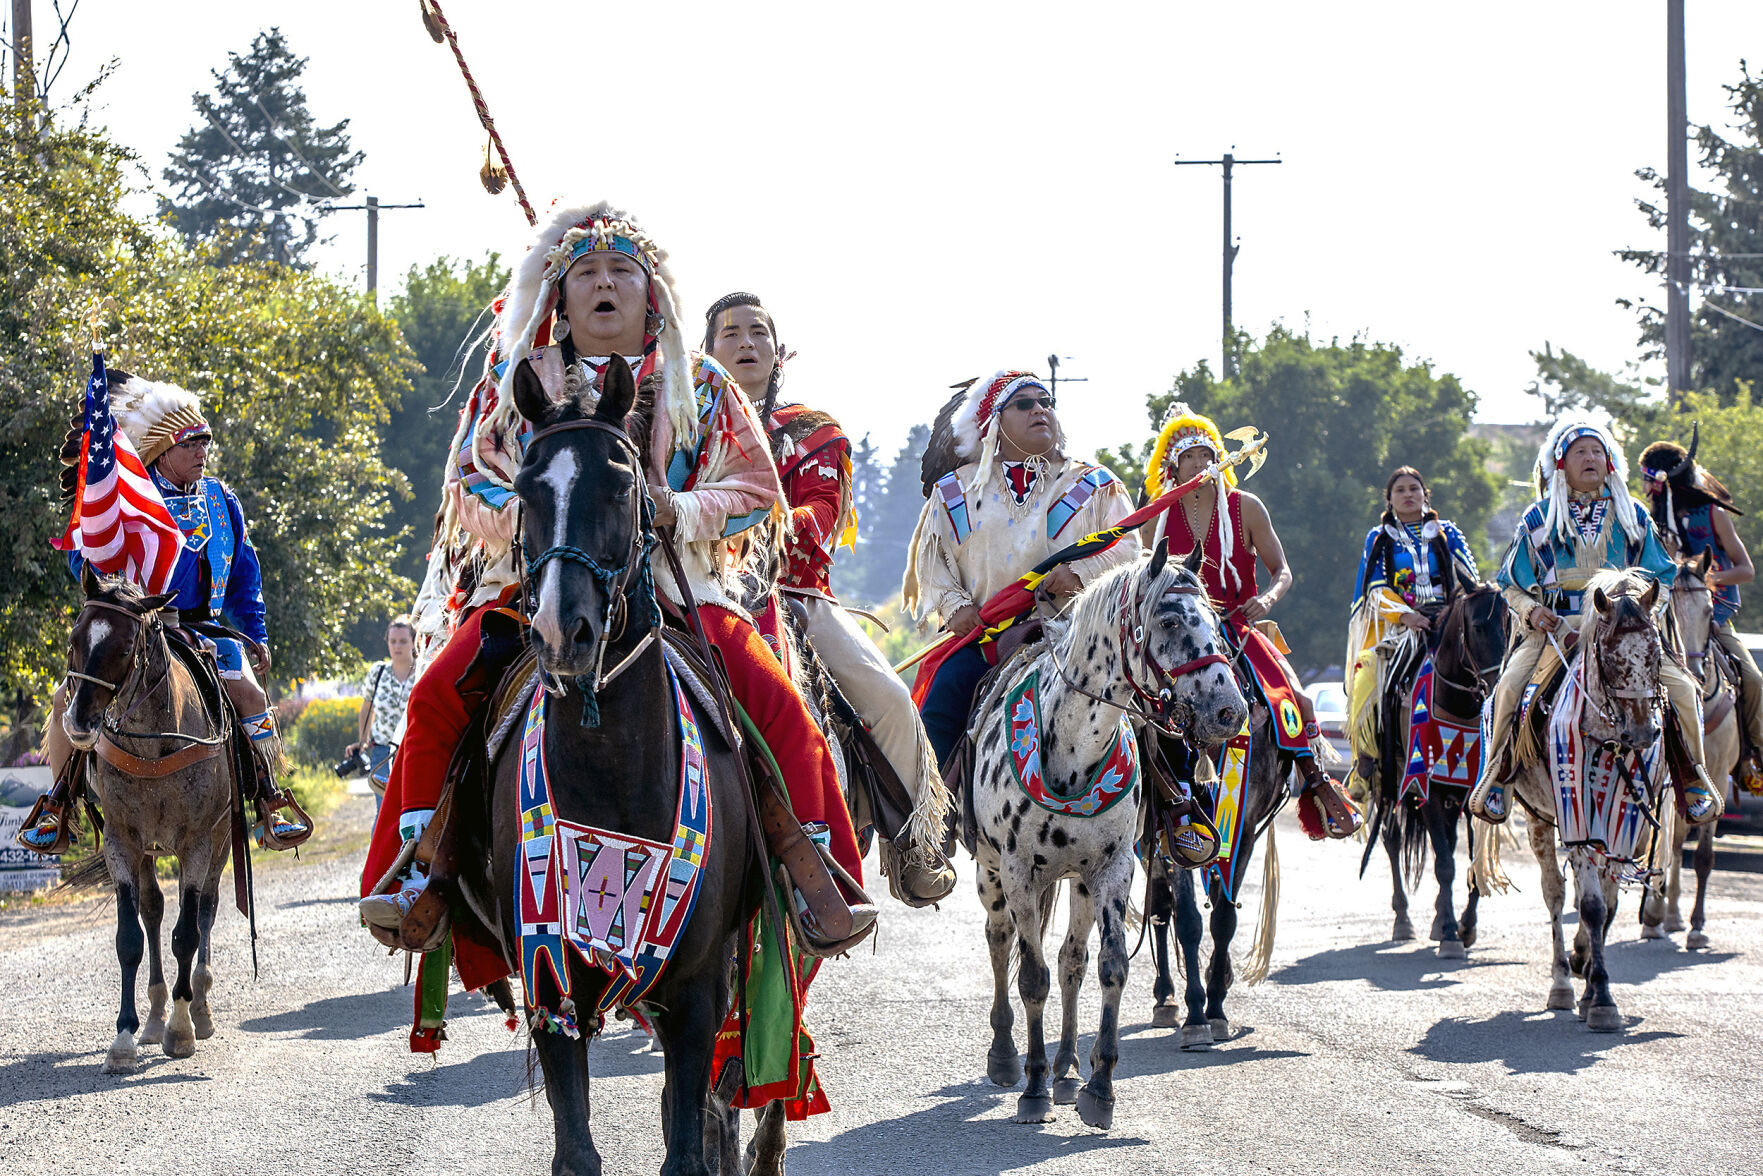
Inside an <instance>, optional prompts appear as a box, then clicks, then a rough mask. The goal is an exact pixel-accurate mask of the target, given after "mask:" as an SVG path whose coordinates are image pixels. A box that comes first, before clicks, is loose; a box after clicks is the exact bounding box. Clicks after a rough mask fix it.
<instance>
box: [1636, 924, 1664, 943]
mask: <svg viewBox="0 0 1763 1176" xmlns="http://www.w3.org/2000/svg"><path fill="white" fill-rule="evenodd" d="M1641 938H1642V939H1664V938H1665V928H1663V927H1661V926H1659V924H1657V923H1642V924H1641Z"/></svg>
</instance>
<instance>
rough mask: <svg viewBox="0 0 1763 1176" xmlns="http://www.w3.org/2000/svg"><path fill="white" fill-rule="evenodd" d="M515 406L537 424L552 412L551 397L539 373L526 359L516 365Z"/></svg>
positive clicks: (521, 413)
mask: <svg viewBox="0 0 1763 1176" xmlns="http://www.w3.org/2000/svg"><path fill="white" fill-rule="evenodd" d="M514 407H515V409H516V410H517V411H518V412H519V413H520V415H521V416H523V417H525V418H526V419H527V420H529V421H531V422H533V423H534V424H535V425H536V424H538V423H539V422H540V421H542V420H544V419H545V417H546V416H548V415H550V412H551V398H550V397H549V396H547V395H545V385H544V384H543V383H542V382H541V381H540V380H539V373H538V372H536V371H534V370H533V365H532V364H531V363H530V362H528V361H527V360H524V359H523V360H521V361H520V362H519V363H518V364H516V365H514Z"/></svg>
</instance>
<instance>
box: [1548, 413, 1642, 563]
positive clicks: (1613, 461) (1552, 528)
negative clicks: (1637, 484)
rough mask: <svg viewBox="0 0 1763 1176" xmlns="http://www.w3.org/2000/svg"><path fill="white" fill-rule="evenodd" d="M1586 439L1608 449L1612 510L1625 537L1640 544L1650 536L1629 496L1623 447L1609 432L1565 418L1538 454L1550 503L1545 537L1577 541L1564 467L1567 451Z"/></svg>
mask: <svg viewBox="0 0 1763 1176" xmlns="http://www.w3.org/2000/svg"><path fill="white" fill-rule="evenodd" d="M1582 437H1591V438H1594V439H1595V440H1596V441H1597V442H1598V443H1599V444H1600V445H1602V446H1603V447H1604V455H1605V463H1604V489H1605V490H1606V491H1608V492H1609V495H1610V500H1611V506H1612V507H1613V508H1614V509H1615V511H1616V521H1617V522H1618V523H1620V524H1621V526H1622V530H1623V533H1624V534H1625V535H1627V536H1628V539H1629V542H1631V543H1639V542H1640V541H1641V539H1642V538H1643V537H1644V536H1645V534H1646V528H1645V526H1644V525H1643V524H1642V523H1641V520H1640V516H1639V512H1638V511H1636V509H1635V501H1634V498H1633V497H1632V496H1631V495H1630V494H1629V492H1628V459H1627V458H1626V457H1624V456H1623V455H1622V446H1620V445H1618V444H1616V439H1615V438H1614V437H1612V436H1611V435H1610V430H1609V429H1607V428H1605V427H1604V426H1603V425H1600V424H1598V423H1597V422H1596V421H1594V420H1591V419H1590V418H1588V417H1582V416H1569V417H1563V418H1562V419H1561V420H1559V421H1557V422H1555V427H1554V428H1552V429H1550V430H1549V435H1548V436H1547V437H1545V438H1543V445H1542V448H1541V449H1539V450H1537V463H1536V480H1537V493H1538V494H1539V495H1540V496H1541V497H1542V498H1543V499H1544V501H1545V502H1546V503H1547V505H1546V507H1545V508H1544V514H1543V533H1544V534H1545V535H1555V536H1559V537H1560V538H1562V539H1564V540H1566V541H1567V542H1569V543H1572V542H1574V541H1575V539H1576V535H1575V527H1574V523H1573V516H1572V513H1571V512H1570V511H1569V510H1568V509H1567V502H1568V496H1569V495H1570V494H1571V490H1570V489H1569V487H1568V485H1567V473H1566V471H1564V470H1563V469H1562V468H1561V463H1562V461H1563V460H1565V459H1566V457H1567V451H1568V450H1569V449H1571V448H1572V447H1573V443H1574V442H1575V441H1578V440H1579V439H1580V438H1582Z"/></svg>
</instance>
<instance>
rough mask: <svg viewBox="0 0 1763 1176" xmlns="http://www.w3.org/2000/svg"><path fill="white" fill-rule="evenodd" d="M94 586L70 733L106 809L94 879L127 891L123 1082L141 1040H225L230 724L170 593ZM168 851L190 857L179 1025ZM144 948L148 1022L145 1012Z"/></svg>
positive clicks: (115, 1070) (120, 945) (80, 633)
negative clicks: (184, 634) (223, 937)
mask: <svg viewBox="0 0 1763 1176" xmlns="http://www.w3.org/2000/svg"><path fill="white" fill-rule="evenodd" d="M84 584H85V591H86V601H85V605H84V607H82V608H81V609H80V613H79V616H78V617H77V618H76V619H75V621H74V626H73V633H72V636H71V638H70V639H69V643H68V658H67V664H68V684H69V686H70V687H71V689H69V690H68V691H67V699H66V702H67V708H66V712H65V714H64V715H63V717H62V729H63V730H64V731H65V732H66V733H67V737H68V739H69V740H70V741H71V742H72V743H73V745H74V746H75V747H76V748H80V749H82V750H87V751H93V754H92V755H91V756H90V758H89V759H88V761H87V762H88V767H87V771H88V773H89V776H88V779H89V781H90V783H91V788H92V792H93V794H94V795H95V796H96V797H97V799H98V800H99V802H100V803H101V804H102V806H103V811H104V836H103V843H104V849H103V856H102V859H101V865H100V864H99V863H96V862H95V863H94V864H93V866H92V868H91V869H90V870H89V871H86V872H85V873H86V878H85V879H84V880H85V881H88V882H97V881H100V880H101V878H102V875H103V874H104V873H106V872H107V873H108V877H109V880H110V881H112V882H113V883H114V885H115V887H116V955H117V960H118V961H119V962H120V963H121V965H122V1008H121V1011H120V1012H119V1013H118V1014H117V1018H116V1040H115V1041H114V1042H112V1043H111V1046H110V1050H109V1053H108V1054H107V1055H106V1056H105V1059H104V1070H105V1072H106V1073H109V1074H122V1073H127V1072H129V1071H130V1070H132V1069H134V1067H135V1064H136V1061H137V1058H138V1054H137V1048H138V1046H141V1045H154V1044H158V1045H160V1046H161V1048H163V1049H164V1050H165V1052H166V1053H167V1054H168V1055H169V1056H171V1057H174V1058H187V1057H189V1056H190V1055H191V1054H193V1053H195V1052H196V1042H197V1041H198V1040H202V1039H206V1038H208V1037H211V1036H213V1034H214V1018H213V1016H212V1014H211V1013H210V1011H209V1007H208V990H209V988H210V987H212V986H213V983H214V977H213V973H211V972H210V971H209V968H208V941H209V932H210V931H211V930H212V928H213V927H214V916H215V911H216V909H217V908H218V906H219V894H220V875H221V871H222V870H224V869H225V868H226V863H227V854H228V851H229V849H230V848H231V846H230V842H231V825H230V822H229V820H228V818H229V817H230V815H231V812H232V805H231V799H232V794H233V779H232V769H231V766H230V765H231V758H230V756H229V755H228V747H227V746H226V744H227V736H228V726H227V724H228V723H229V721H230V720H229V719H228V718H227V717H226V715H225V714H224V713H217V709H218V699H217V700H214V702H213V703H212V704H211V703H205V702H204V700H203V696H202V692H201V691H200V690H199V689H198V687H197V684H196V679H195V676H194V675H193V674H192V673H191V671H190V669H189V667H188V666H186V665H185V664H184V662H183V661H182V660H181V659H180V658H179V657H177V656H175V655H174V654H173V653H172V651H171V647H170V644H169V643H168V639H167V637H166V634H165V625H164V622H163V621H162V620H161V619H160V616H159V610H160V609H162V608H164V607H166V606H167V605H168V604H170V603H171V594H170V593H167V594H164V595H161V596H146V595H144V594H143V593H142V592H141V591H140V590H139V589H138V588H136V587H135V586H134V585H133V584H130V583H128V582H127V581H126V580H122V579H115V578H111V577H103V578H99V577H96V576H94V575H93V574H92V573H91V571H90V569H88V570H87V571H86V574H85V577H84ZM211 707H212V708H213V709H211ZM101 740H102V741H103V743H104V745H105V746H104V747H100V746H99V745H100V741H101ZM119 752H120V754H119ZM112 759H114V760H118V761H121V762H122V763H125V764H129V765H131V767H132V768H133V769H134V770H133V771H125V770H123V769H122V768H119V767H117V766H115V765H114V764H113V763H111V762H110V761H111V760H112ZM192 760H193V761H194V762H189V761H192ZM180 764H182V765H183V766H179V765H180ZM167 769H170V770H167ZM168 855H169V856H172V857H175V858H177V863H178V920H177V923H176V925H175V926H173V928H172V932H171V950H172V954H173V955H174V956H176V957H177V965H178V970H177V979H176V981H175V982H174V983H173V984H172V987H171V990H170V997H171V1004H172V1013H171V1019H170V1021H169V1022H168V1021H167V1020H166V1016H165V1005H166V996H167V992H166V987H165V969H164V966H163V964H162V961H161V958H160V946H159V927H160V921H161V919H163V917H164V915H165V896H164V895H163V894H161V893H160V890H159V881H158V879H157V877H156V876H155V873H154V865H155V862H156V860H157V859H158V858H161V857H165V856H168ZM142 924H145V925H146V933H145V935H143V934H142ZM143 946H145V947H146V949H147V957H148V977H147V979H148V986H147V998H148V1002H149V1007H148V1011H147V1024H146V1026H145V1027H142V1025H141V1021H140V1017H139V1016H138V1015H137V1013H136V1010H135V977H136V974H137V972H138V971H139V969H140V966H141V949H142V947H143Z"/></svg>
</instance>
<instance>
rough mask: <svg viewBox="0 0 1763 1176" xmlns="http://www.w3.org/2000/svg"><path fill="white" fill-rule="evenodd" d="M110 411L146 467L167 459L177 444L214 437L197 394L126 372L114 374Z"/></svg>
mask: <svg viewBox="0 0 1763 1176" xmlns="http://www.w3.org/2000/svg"><path fill="white" fill-rule="evenodd" d="M110 412H111V415H112V416H114V417H115V418H116V423H117V427H119V428H120V429H122V432H123V435H124V436H125V437H127V438H128V439H129V444H130V445H133V446H134V447H135V454H136V456H138V457H139V458H140V459H141V464H142V465H146V466H150V465H152V464H153V463H154V462H156V461H158V460H159V459H160V458H162V457H164V456H165V454H166V452H167V451H168V450H170V449H171V447H172V446H174V445H181V444H182V443H183V442H185V441H189V440H191V439H192V438H196V437H212V436H214V430H213V429H211V428H209V427H208V418H206V417H205V416H203V415H202V401H201V400H200V399H198V398H197V396H196V394H195V393H194V392H190V391H187V390H185V389H183V388H180V387H178V386H177V385H176V384H167V383H154V382H153V381H151V380H143V379H139V378H137V377H135V376H131V375H129V374H128V373H126V372H111V373H110Z"/></svg>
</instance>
